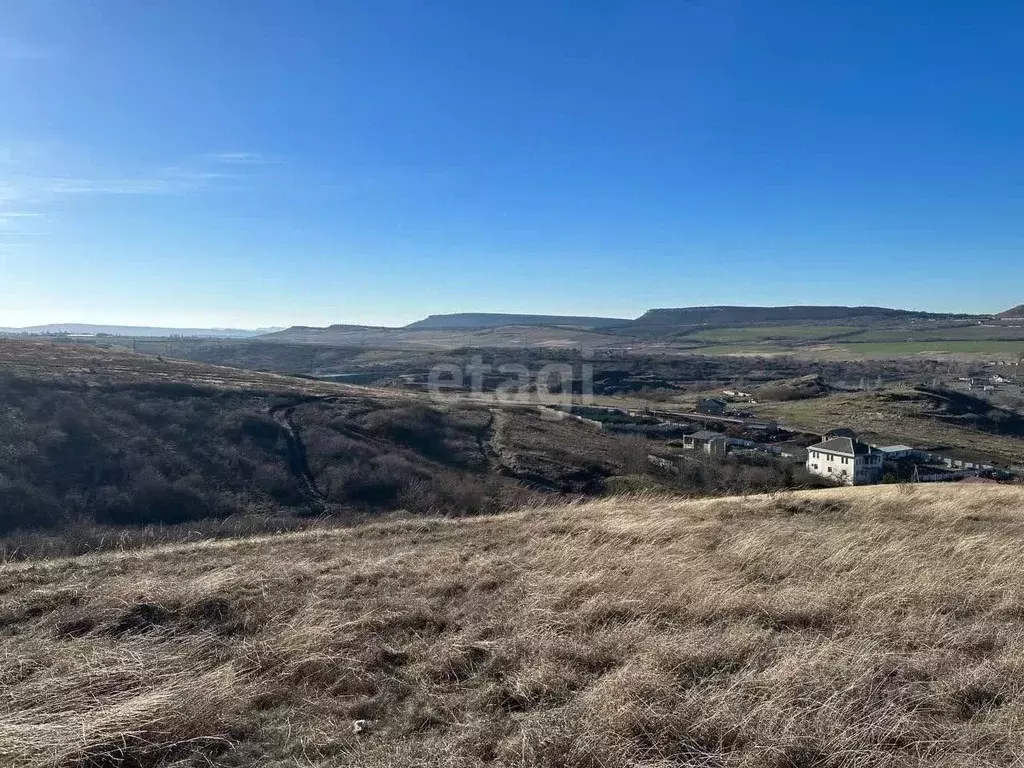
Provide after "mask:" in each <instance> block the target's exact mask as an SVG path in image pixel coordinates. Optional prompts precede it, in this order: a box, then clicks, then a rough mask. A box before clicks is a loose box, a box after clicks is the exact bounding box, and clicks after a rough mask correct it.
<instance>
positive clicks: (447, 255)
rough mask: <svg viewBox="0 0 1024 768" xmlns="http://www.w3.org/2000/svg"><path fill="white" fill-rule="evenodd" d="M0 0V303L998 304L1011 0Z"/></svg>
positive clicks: (263, 306)
mask: <svg viewBox="0 0 1024 768" xmlns="http://www.w3.org/2000/svg"><path fill="white" fill-rule="evenodd" d="M847 5H849V4H834V3H820V2H812V1H811V0H782V1H781V2H778V3H772V4H770V5H766V4H763V3H754V2H752V0H721V1H715V2H711V1H710V0H701V1H699V2H690V3H677V2H671V1H670V0H652V2H648V3H643V4H637V3H626V2H622V1H620V0H600V2H582V0H574V1H573V2H566V3H558V4H552V3H545V2H540V0H527V1H526V2H522V3H517V4H513V5H508V6H504V7H497V6H493V5H491V4H481V3H472V2H469V1H468V0H445V1H444V2H440V3H432V4H430V6H429V8H428V7H425V6H423V5H422V4H417V3H412V2H410V1H409V0H382V1H381V2H374V3H369V2H344V3H337V4H328V3H316V2H300V3H292V4H282V3H278V2H275V1H273V0H255V1H254V2H245V3H243V2H241V1H240V0H225V2H220V3H216V4H210V3H205V2H200V1H199V0H176V1H175V2H169V1H164V2H159V3H152V4H146V5H142V4H137V3H129V2H120V1H117V2H110V3H105V4H102V6H99V5H95V6H92V7H90V6H89V5H87V4H83V3H76V2H73V0H53V2H48V3H38V2H33V1H32V0H11V2H8V3H6V4H5V5H4V8H3V9H2V10H0V29H2V30H3V32H2V33H0V103H3V104H4V109H3V111H2V113H0V327H21V326H26V325H38V324H45V323H55V322H75V323H96V324H109V325H148V326H166V327H190V328H210V327H220V328H223V327H231V328H256V327H267V326H288V325H295V324H302V325H329V324H332V323H360V324H368V325H404V324H406V323H408V322H411V321H414V320H417V319H420V318H423V317H425V316H427V315H430V314H437V313H449V312H461V311H467V312H510V313H512V312H521V313H538V314H563V315H596V316H619V317H635V316H637V315H639V314H641V313H642V312H644V311H645V310H647V309H650V308H654V307H676V306H693V305H718V304H733V305H740V304H746V305H767V306H775V305H790V304H837V305H876V306H887V307H898V308H908V309H921V310H929V311H940V312H941V311H949V312H971V313H993V312H1000V311H1002V310H1005V309H1008V308H1009V307H1012V306H1015V305H1018V304H1020V303H1021V301H1022V300H1024V298H1022V296H1021V295H1020V287H1021V286H1022V285H1024V253H1022V251H1024V197H1022V195H1021V194H1020V190H1021V186H1020V179H1021V178H1024V151H1022V149H1024V143H1022V141H1021V138H1020V137H1021V136H1022V135H1024V104H1022V99H1024V96H1022V92H1021V90H1020V88H1019V84H1018V83H1017V82H1016V81H1017V77H1018V73H1019V72H1020V71H1022V69H1024V50H1022V48H1021V46H1020V45H1019V41H1018V40H1017V30H1019V29H1020V28H1021V25H1022V24H1024V6H1021V4H1019V3H1012V2H1003V1H994V2H989V3H983V4H980V5H974V6H966V5H954V4H939V5H936V4H934V3H926V2H924V0H908V1H907V2H904V3H899V4H893V3H874V2H872V3H863V4H858V5H856V6H855V7H845V6H847Z"/></svg>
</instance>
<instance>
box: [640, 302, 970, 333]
mask: <svg viewBox="0 0 1024 768" xmlns="http://www.w3.org/2000/svg"><path fill="white" fill-rule="evenodd" d="M955 317H958V316H957V315H943V314H937V313H933V312H916V311H912V310H905V309H889V308H886V307H841V306H813V305H812V306H794V307H733V306H714V307H679V308H672V309H651V310H648V311H647V312H645V313H644V314H643V315H641V316H640V317H639V318H637V319H636V320H634V321H633V322H632V323H630V324H629V325H628V326H627V329H628V330H645V329H651V330H663V329H667V328H671V327H674V326H692V325H710V326H721V325H726V326H732V325H739V326H742V325H756V324H766V325H788V324H792V323H879V322H893V321H907V320H922V319H943V318H955Z"/></svg>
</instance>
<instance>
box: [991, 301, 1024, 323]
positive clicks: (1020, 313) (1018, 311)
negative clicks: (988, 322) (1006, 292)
mask: <svg viewBox="0 0 1024 768" xmlns="http://www.w3.org/2000/svg"><path fill="white" fill-rule="evenodd" d="M996 317H998V318H999V319H1001V320H1020V319H1022V318H1024V304H1021V305H1019V306H1016V307H1014V308H1013V309H1008V310H1006V311H1005V312H1000V313H999V314H998V315H996Z"/></svg>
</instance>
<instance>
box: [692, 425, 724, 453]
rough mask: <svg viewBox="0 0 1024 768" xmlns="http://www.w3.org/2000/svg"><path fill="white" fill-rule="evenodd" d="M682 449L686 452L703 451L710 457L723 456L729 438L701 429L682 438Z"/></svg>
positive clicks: (719, 433)
mask: <svg viewBox="0 0 1024 768" xmlns="http://www.w3.org/2000/svg"><path fill="white" fill-rule="evenodd" d="M683 448H685V449H686V450H688V451H704V453H708V454H711V455H712V456H724V455H725V453H726V451H728V450H729V438H728V437H726V436H725V435H723V434H722V433H721V432H712V431H710V430H707V429H702V430H700V431H699V432H694V433H693V434H692V435H685V436H684V437H683Z"/></svg>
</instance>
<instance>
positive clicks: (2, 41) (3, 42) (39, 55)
mask: <svg viewBox="0 0 1024 768" xmlns="http://www.w3.org/2000/svg"><path fill="white" fill-rule="evenodd" d="M52 55H53V51H52V50H51V49H49V48H46V47H44V46H41V45H35V44H34V43H28V42H25V41H23V40H14V39H12V38H9V37H0V59H7V60H22V61H24V60H32V59H48V58H50V56H52Z"/></svg>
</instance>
